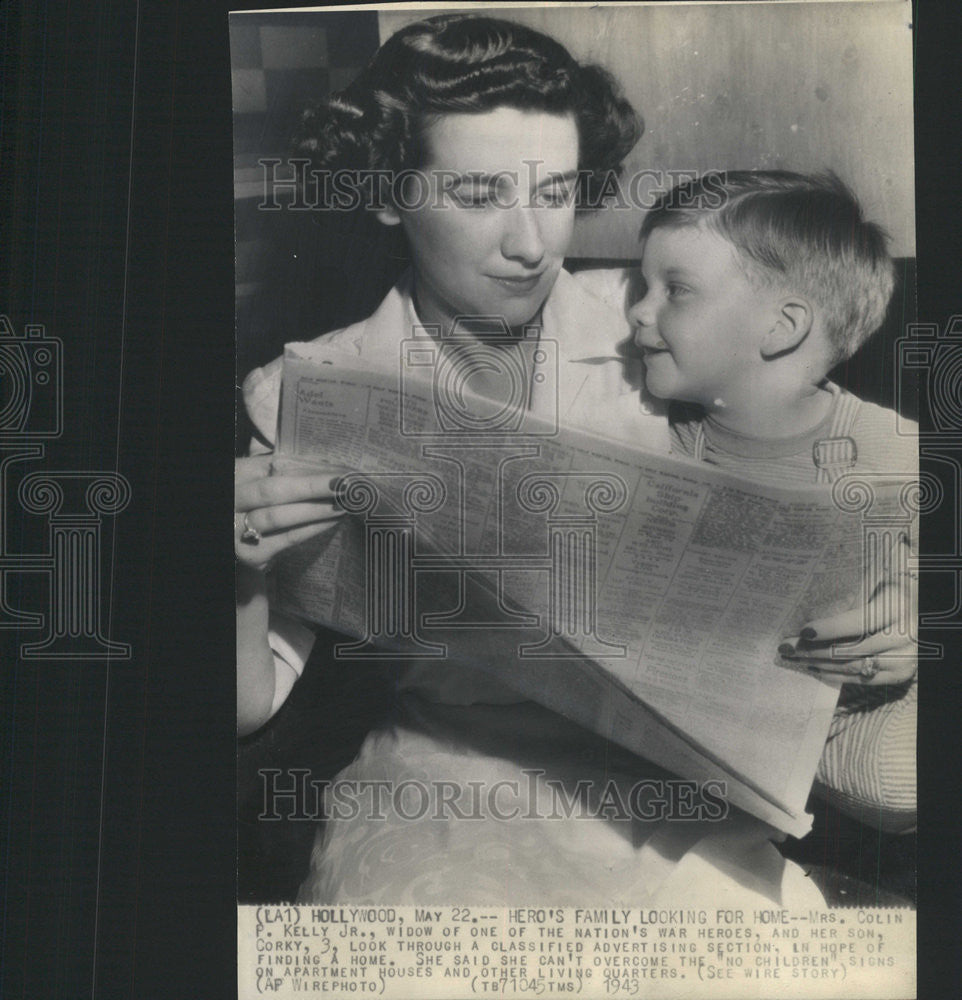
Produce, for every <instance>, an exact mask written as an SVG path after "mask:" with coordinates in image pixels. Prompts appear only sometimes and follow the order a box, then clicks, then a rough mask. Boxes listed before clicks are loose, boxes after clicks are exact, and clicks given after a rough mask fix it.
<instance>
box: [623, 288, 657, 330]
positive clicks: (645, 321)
mask: <svg viewBox="0 0 962 1000" xmlns="http://www.w3.org/2000/svg"><path fill="white" fill-rule="evenodd" d="M650 298H651V296H649V295H645V297H644V298H643V299H639V300H638V301H637V302H636V303H635V304H634V305H633V306H632V307H631V308H630V309H629V310H628V321H629V322H630V323H631V325H632V326H651V325H652V324H653V323H654V322H655V310H654V308H653V307H652V304H651V302H650Z"/></svg>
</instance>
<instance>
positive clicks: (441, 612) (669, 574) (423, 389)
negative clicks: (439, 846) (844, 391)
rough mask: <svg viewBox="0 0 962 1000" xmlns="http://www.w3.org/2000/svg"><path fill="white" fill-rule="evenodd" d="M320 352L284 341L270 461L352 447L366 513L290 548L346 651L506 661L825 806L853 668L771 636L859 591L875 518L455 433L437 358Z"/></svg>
mask: <svg viewBox="0 0 962 1000" xmlns="http://www.w3.org/2000/svg"><path fill="white" fill-rule="evenodd" d="M327 360H328V361H330V362H332V363H333V364H324V363H318V349H317V347H316V346H315V347H313V348H312V360H309V361H308V360H302V359H299V358H298V356H297V351H296V348H295V347H289V348H288V357H287V358H286V359H285V362H284V365H285V367H284V387H283V393H282V405H281V412H280V421H279V448H278V457H277V459H276V462H275V467H276V469H277V470H278V471H284V472H288V473H289V472H291V471H296V470H297V469H298V467H299V464H300V463H303V462H304V461H305V460H306V461H308V462H309V461H310V460H312V459H313V460H314V461H318V462H320V463H321V464H323V465H324V466H325V467H327V468H330V467H335V468H343V469H353V470H357V471H356V472H353V473H348V474H346V475H345V476H344V477H343V479H342V483H341V487H340V499H341V503H342V504H343V505H344V506H345V507H346V508H347V509H348V510H349V511H351V512H353V513H354V515H355V516H354V517H351V518H345V521H344V523H343V524H342V525H341V526H340V527H339V528H338V530H337V531H336V532H334V533H332V534H330V535H327V536H325V537H324V538H322V539H320V540H319V541H317V542H316V543H314V544H309V545H306V546H303V547H301V548H300V549H299V550H297V551H294V552H291V553H289V554H288V555H287V556H286V557H285V558H284V559H282V560H281V561H280V562H279V563H278V565H277V568H276V571H275V574H274V576H275V586H276V588H277V593H276V598H277V606H278V607H279V608H281V609H282V610H285V611H287V612H288V613H291V614H294V615H297V616H299V617H301V618H303V619H305V620H308V621H310V622H313V623H319V624H322V625H325V626H328V627H331V628H334V629H336V630H338V631H340V632H343V633H345V634H346V635H348V636H353V637H355V638H356V639H357V641H356V642H354V643H350V642H345V643H343V644H341V645H340V646H339V647H338V648H337V655H338V656H339V657H343V658H345V659H351V658H378V657H389V658H391V659H392V660H398V659H400V660H402V661H403V660H405V659H407V660H432V659H446V660H448V661H451V662H452V664H454V665H455V667H454V668H456V665H457V664H461V665H463V666H470V667H473V668H475V669H482V670H486V671H489V672H492V673H494V674H495V675H496V676H497V678H498V679H499V680H501V681H503V682H506V683H507V684H509V685H510V686H512V687H513V688H514V689H516V690H517V691H518V692H519V693H521V694H523V695H525V696H527V697H530V698H532V699H534V700H537V701H539V702H541V703H542V704H544V705H546V706H547V707H549V708H552V709H554V710H556V711H559V712H561V713H562V714H564V715H566V716H568V717H570V718H572V719H574V720H575V721H577V722H579V723H580V724H582V725H586V726H588V727H590V728H592V729H594V730H595V731H597V732H600V733H603V734H605V735H606V736H608V737H609V738H611V739H613V740H615V741H617V742H618V743H620V744H621V745H623V746H625V747H627V748H628V749H630V750H632V751H634V752H636V753H638V754H640V755H642V756H644V757H646V758H647V759H651V760H653V761H655V762H656V763H659V764H661V765H662V766H665V767H668V768H669V769H671V770H673V771H675V772H676V773H680V774H681V775H683V776H684V777H687V778H697V779H701V780H706V779H721V780H724V781H725V783H726V785H727V794H728V797H729V799H730V800H731V801H732V802H734V803H735V804H736V805H739V806H741V807H742V808H744V809H746V810H748V811H749V812H751V813H753V814H754V815H756V816H759V817H760V818H762V819H764V820H765V821H766V822H768V823H771V824H772V825H773V826H776V827H778V828H779V829H782V830H784V831H786V832H788V833H792V834H793V835H796V836H801V835H803V834H804V833H805V832H806V831H807V830H808V829H809V828H810V823H811V819H810V817H809V816H807V815H806V813H805V802H806V799H807V796H808V793H809V791H810V788H811V784H812V779H813V777H814V774H815V769H816V766H817V763H818V760H819V757H820V754H821V751H822V748H823V747H824V744H825V739H826V736H827V732H828V727H829V724H830V722H831V718H832V713H833V709H834V706H835V702H836V699H837V694H838V689H837V687H836V686H833V685H832V684H830V683H826V682H825V681H823V680H821V679H820V678H817V677H815V676H812V674H811V673H809V672H807V671H805V670H804V669H800V668H796V667H794V666H793V665H791V664H790V663H788V662H787V661H786V660H785V659H784V658H783V657H782V656H780V654H779V651H778V647H779V644H780V643H781V642H782V641H783V640H784V638H785V637H786V636H791V635H797V634H798V632H799V630H800V628H801V627H802V625H803V624H804V623H805V622H806V621H810V620H813V619H815V618H817V617H820V616H821V615H825V614H830V613H833V612H835V611H838V610H842V609H843V608H848V607H851V606H852V605H853V603H854V602H855V601H856V600H858V599H859V594H860V592H861V586H860V584H861V583H862V571H861V566H862V561H861V550H862V546H861V544H860V541H861V529H862V525H861V521H860V518H859V517H858V516H857V514H856V513H855V512H853V511H852V510H848V511H846V510H845V509H843V507H844V504H840V503H839V497H838V493H837V491H836V495H835V496H833V491H832V490H829V489H825V488H824V487H821V488H811V489H805V490H799V489H797V488H794V487H793V488H792V489H791V490H786V489H779V488H773V487H769V486H762V485H755V484H749V483H746V482H745V481H744V480H741V479H736V478H734V477H732V476H730V475H728V474H726V473H722V472H719V471H718V470H716V469H713V468H712V467H710V466H708V465H704V464H701V463H695V462H692V461H688V460H686V459H680V458H676V457H667V456H661V455H656V454H653V453H650V452H646V451H642V450H640V449H636V448H632V447H630V446H628V445H625V444H622V443H619V442H613V441H608V440H605V439H603V438H600V437H597V436H594V435H592V434H588V433H586V432H584V431H581V430H577V429H574V428H570V427H564V426H557V425H551V424H549V423H538V422H537V421H535V420H532V419H531V417H530V415H527V416H526V418H525V419H524V422H523V426H515V427H512V428H510V429H505V426H504V425H502V426H500V427H499V429H497V430H496V431H493V432H491V433H487V434H479V433H478V432H477V430H476V426H477V425H476V424H472V425H468V430H470V431H471V433H465V434H464V435H462V436H459V434H458V430H457V426H456V422H452V419H453V418H456V417H457V416H458V414H457V413H455V412H454V411H453V410H452V412H450V413H446V412H445V407H444V405H443V404H444V400H440V401H439V396H438V393H437V385H436V383H432V382H431V380H430V378H427V379H425V378H423V377H412V370H411V369H410V368H408V369H405V367H404V365H403V363H402V366H401V380H400V382H399V380H398V377H397V375H393V376H392V375H391V374H389V373H387V372H386V371H385V372H375V371H371V370H364V371H360V370H354V369H351V368H350V367H345V362H346V360H347V358H346V357H345V356H344V355H343V354H341V353H340V352H337V351H332V352H331V357H330V358H328V359H327ZM399 360H400V361H401V362H403V358H402V359H399ZM355 364H356V361H355ZM466 398H467V397H466V396H462V397H461V398H460V399H459V401H458V405H459V406H464V405H465V399H466ZM489 409H490V407H489ZM462 412H463V411H462ZM893 502H894V499H893Z"/></svg>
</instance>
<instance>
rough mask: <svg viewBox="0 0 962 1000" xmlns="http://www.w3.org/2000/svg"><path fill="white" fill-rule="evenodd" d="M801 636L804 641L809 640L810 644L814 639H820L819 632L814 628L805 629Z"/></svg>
mask: <svg viewBox="0 0 962 1000" xmlns="http://www.w3.org/2000/svg"><path fill="white" fill-rule="evenodd" d="M800 635H801V637H802V638H803V639H807V640H808V641H809V642H810V641H811V640H812V639H817V638H818V632H816V631H815V629H813V628H803V629H802V631H801V633H800Z"/></svg>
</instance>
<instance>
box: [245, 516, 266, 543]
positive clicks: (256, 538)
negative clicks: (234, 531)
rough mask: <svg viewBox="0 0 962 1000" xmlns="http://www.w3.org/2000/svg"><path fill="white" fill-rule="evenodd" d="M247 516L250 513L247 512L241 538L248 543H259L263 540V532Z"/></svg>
mask: <svg viewBox="0 0 962 1000" xmlns="http://www.w3.org/2000/svg"><path fill="white" fill-rule="evenodd" d="M247 518H248V515H247V514H245V515H244V530H243V531H242V532H241V536H240V539H241V541H242V542H244V543H245V544H247V545H257V544H258V543H259V542H260V540H261V533H260V532H259V531H258V530H257V528H255V527H254V525H252V524H251V523H250V521H248V520H247Z"/></svg>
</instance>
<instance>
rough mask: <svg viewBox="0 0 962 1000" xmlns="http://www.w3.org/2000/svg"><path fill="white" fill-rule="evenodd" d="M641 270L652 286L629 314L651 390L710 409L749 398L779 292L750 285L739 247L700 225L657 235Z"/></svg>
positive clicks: (651, 240) (647, 247)
mask: <svg viewBox="0 0 962 1000" xmlns="http://www.w3.org/2000/svg"><path fill="white" fill-rule="evenodd" d="M641 272H642V276H643V277H644V279H645V283H646V284H647V286H648V290H647V292H646V294H645V297H644V298H643V299H642V300H641V301H640V302H638V303H636V304H635V305H634V306H633V307H632V309H631V311H630V312H629V314H628V315H629V318H630V319H631V322H632V324H633V325H634V326H635V327H636V331H635V342H636V343H637V344H638V346H639V347H641V348H642V349H643V350H644V354H645V381H646V382H647V385H648V389H649V390H650V391H651V392H652V393H653V394H654V395H655V396H659V397H661V398H662V399H680V400H685V401H686V402H691V403H701V404H702V405H703V406H706V407H708V408H710V409H715V408H718V407H719V406H724V405H726V404H728V403H730V402H732V401H733V400H735V399H738V400H743V399H744V395H745V389H746V388H750V384H751V379H752V373H753V372H754V371H756V370H757V363H758V362H759V361H760V360H761V353H760V352H761V343H762V338H763V337H764V335H765V334H766V333H767V332H768V331H769V330H770V329H771V328H772V326H773V325H774V322H775V319H776V318H777V308H776V306H775V300H776V295H775V292H774V291H772V290H766V289H764V288H757V287H755V286H754V285H753V284H752V283H751V282H749V280H748V277H747V275H746V274H745V271H744V268H743V266H742V265H741V263H740V261H739V259H738V251H737V250H736V249H735V247H734V246H732V244H730V243H729V242H728V241H727V240H725V239H723V238H722V237H721V236H718V235H716V234H715V233H713V232H711V231H710V230H704V229H699V228H696V227H694V226H686V227H682V228H678V229H656V230H655V231H654V232H653V233H651V235H650V236H649V237H648V239H647V241H646V243H645V248H644V255H643V257H642V264H641Z"/></svg>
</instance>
